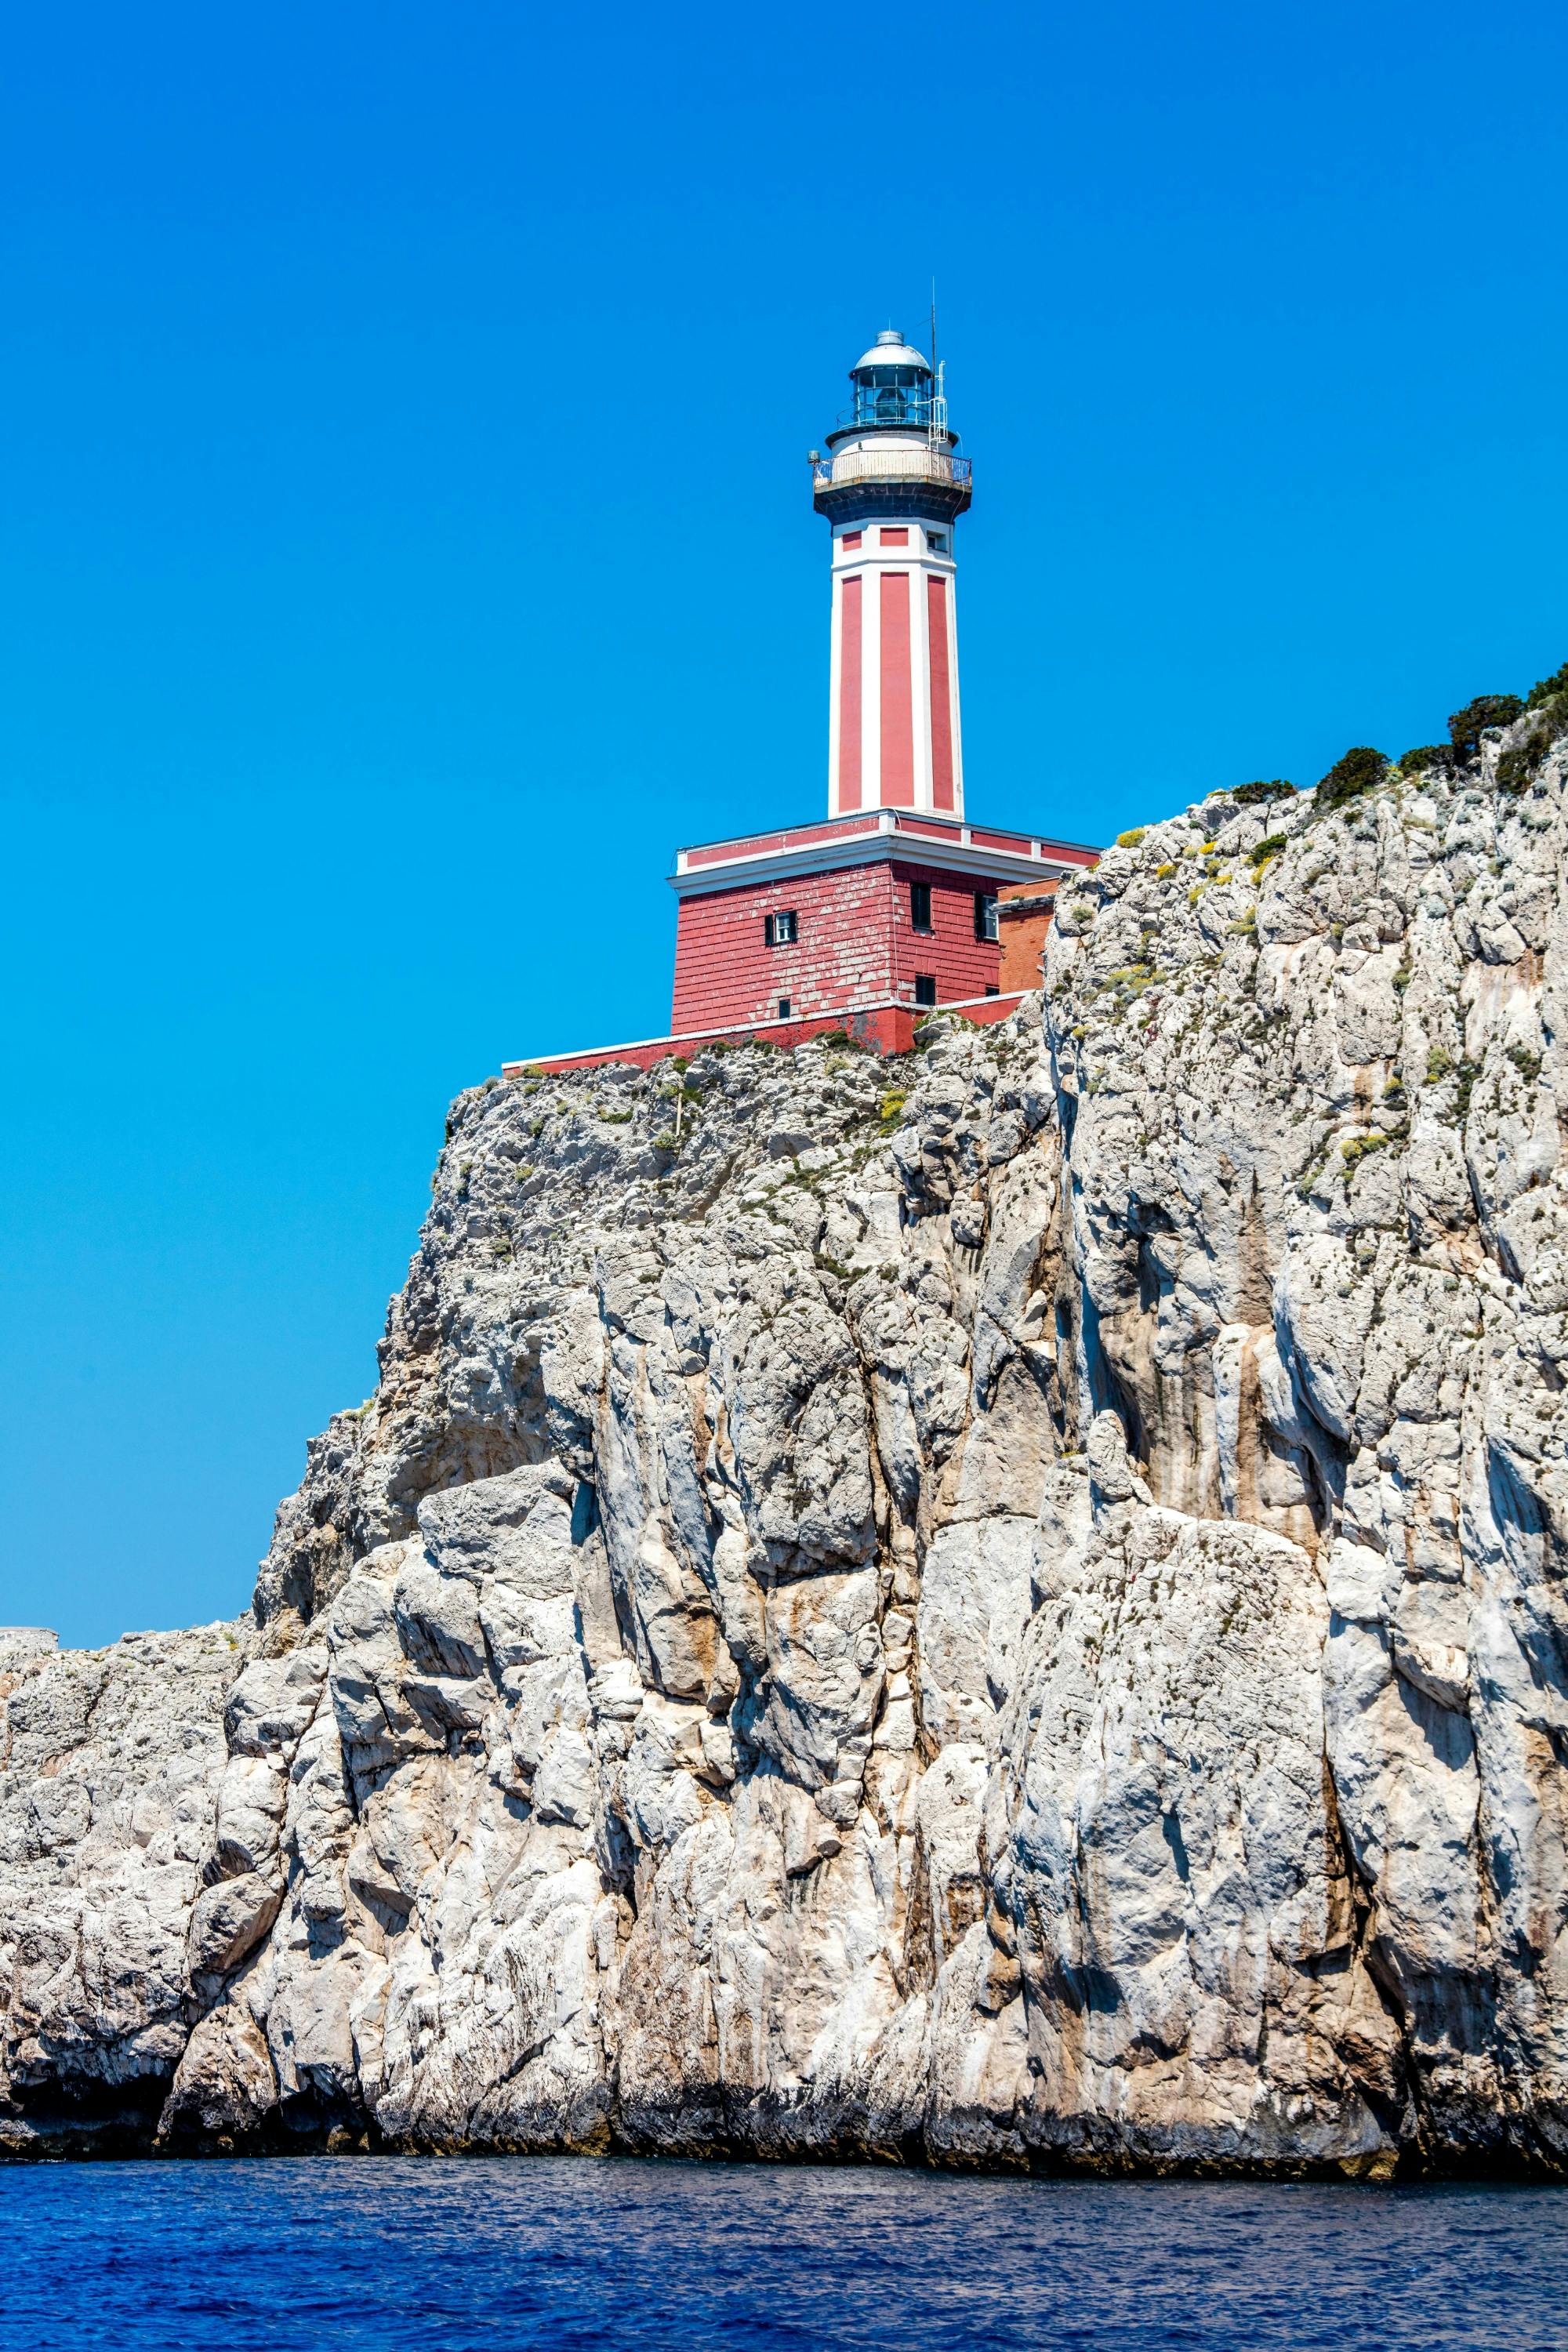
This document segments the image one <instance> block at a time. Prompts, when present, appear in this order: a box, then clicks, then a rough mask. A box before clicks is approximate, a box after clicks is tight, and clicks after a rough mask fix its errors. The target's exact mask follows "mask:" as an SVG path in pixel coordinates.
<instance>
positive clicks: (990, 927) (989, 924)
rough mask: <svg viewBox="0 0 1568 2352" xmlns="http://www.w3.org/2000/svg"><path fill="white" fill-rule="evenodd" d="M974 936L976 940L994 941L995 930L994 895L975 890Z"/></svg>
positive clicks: (986, 891)
mask: <svg viewBox="0 0 1568 2352" xmlns="http://www.w3.org/2000/svg"><path fill="white" fill-rule="evenodd" d="M974 936H975V938H976V939H977V940H994V939H995V938H996V936H997V930H996V893H995V891H994V890H976V892H975V894H974Z"/></svg>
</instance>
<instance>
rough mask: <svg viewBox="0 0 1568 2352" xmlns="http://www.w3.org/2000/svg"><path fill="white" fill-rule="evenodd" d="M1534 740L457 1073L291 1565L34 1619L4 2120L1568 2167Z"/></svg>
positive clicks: (1120, 854)
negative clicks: (747, 1038) (1036, 911)
mask: <svg viewBox="0 0 1568 2352" xmlns="http://www.w3.org/2000/svg"><path fill="white" fill-rule="evenodd" d="M1510 741H1511V738H1503V739H1499V738H1496V737H1493V738H1491V739H1489V740H1488V741H1487V743H1486V745H1485V747H1484V750H1483V753H1482V758H1481V761H1480V762H1479V765H1476V766H1474V767H1472V768H1470V769H1468V770H1460V771H1459V772H1458V773H1454V774H1448V775H1444V774H1441V773H1432V774H1428V775H1426V776H1418V777H1416V778H1415V779H1412V780H1407V781H1405V782H1388V783H1386V784H1384V786H1383V787H1382V788H1381V789H1378V790H1375V791H1373V792H1370V793H1367V794H1366V795H1365V796H1364V797H1363V798H1362V799H1360V800H1358V801H1356V802H1353V803H1351V804H1350V805H1349V806H1348V807H1346V808H1345V809H1344V810H1342V811H1341V812H1338V813H1334V812H1330V811H1327V810H1324V809H1321V808H1320V807H1318V806H1316V805H1315V804H1314V803H1313V801H1312V800H1311V798H1310V796H1306V795H1303V796H1301V797H1300V798H1299V799H1295V800H1276V801H1274V802H1272V803H1269V804H1268V805H1267V806H1263V807H1248V806H1243V805H1239V804H1237V803H1235V802H1233V801H1227V800H1224V799H1218V800H1215V801H1210V802H1207V803H1205V804H1204V805H1203V807H1202V809H1201V810H1194V811H1190V812H1188V813H1187V814H1186V815H1184V816H1181V817H1177V818H1174V819H1173V820H1172V821H1170V822H1169V823H1168V824H1161V825H1157V826H1153V827H1151V828H1150V829H1149V830H1148V831H1147V832H1146V834H1144V835H1142V837H1141V838H1137V839H1136V840H1134V841H1132V842H1131V844H1130V845H1128V846H1126V847H1122V848H1119V849H1117V850H1115V851H1113V852H1111V853H1110V855H1109V856H1107V857H1106V859H1105V860H1104V862H1103V864H1102V865H1101V866H1100V869H1099V870H1098V872H1097V873H1096V874H1095V875H1094V876H1093V877H1090V878H1089V879H1088V880H1087V881H1085V883H1084V884H1083V885H1082V887H1081V889H1079V891H1078V892H1077V894H1076V896H1075V897H1074V898H1072V899H1071V900H1070V901H1069V903H1068V904H1067V906H1066V907H1065V908H1063V910H1062V912H1061V916H1060V919H1059V921H1058V927H1057V929H1056V931H1055V932H1054V934H1053V938H1052V943H1051V947H1050V950H1049V956H1048V961H1047V973H1046V985H1045V993H1044V997H1043V1000H1041V1001H1039V1002H1037V1003H1033V1004H1032V1005H1029V1006H1026V1008H1024V1010H1023V1011H1021V1012H1020V1013H1018V1014H1017V1015H1016V1016H1015V1017H1014V1018H1013V1019H1012V1020H1011V1021H1009V1022H1008V1023H1006V1024H1003V1025H1002V1026H1000V1027H998V1028H996V1029H993V1030H989V1031H971V1030H968V1029H966V1028H963V1026H960V1025H956V1024H950V1023H944V1022H942V1021H941V1020H939V1021H937V1022H935V1023H933V1024H931V1028H930V1030H929V1031H928V1033H927V1037H928V1042H927V1043H926V1045H925V1047H924V1050H923V1051H921V1053H919V1054H917V1055H910V1056H908V1057H906V1059H905V1060H904V1061H903V1062H900V1063H893V1064H883V1063H879V1062H876V1061H874V1060H872V1059H870V1058H868V1057H867V1056H865V1055H860V1054H858V1053H857V1052H855V1051H853V1050H851V1049H849V1048H848V1047H847V1045H838V1044H836V1043H834V1042H832V1041H828V1042H826V1043H823V1044H819V1045H813V1046H808V1047H804V1048H802V1049H801V1050H800V1051H799V1052H798V1053H796V1054H795V1055H793V1056H781V1055H768V1054H766V1053H763V1052H762V1051H759V1050H753V1049H748V1050H745V1051H739V1052H734V1053H730V1054H721V1053H709V1054H705V1055H702V1056H701V1057H700V1059H699V1060H697V1061H695V1062H694V1063H693V1064H692V1065H691V1066H690V1067H689V1068H688V1069H686V1070H684V1071H681V1070H679V1068H677V1067H676V1066H665V1067H663V1068H661V1069H659V1070H658V1071H655V1072H653V1073H651V1074H649V1075H647V1076H645V1075H643V1074H641V1073H637V1072H633V1071H616V1070H602V1071H595V1072H593V1073H590V1074H587V1075H584V1076H578V1077H576V1078H574V1079H571V1080H563V1079H541V1080H531V1081H525V1082H523V1083H521V1084H516V1085H511V1086H507V1087H499V1086H496V1085H494V1084H492V1085H490V1086H489V1087H485V1088H481V1089H479V1090H476V1091H475V1092H473V1093H471V1094H468V1095H466V1096H464V1097H461V1098H460V1099H459V1101H458V1104H457V1105H456V1107H455V1108H454V1111H453V1113H452V1117H451V1120H450V1126H449V1135H448V1140H447V1146H446V1149H445V1150H444V1152H443V1154H442V1158H441V1161H440V1165H439V1168H438V1170H437V1176H436V1180H435V1193H434V1199H433V1202H432V1205H431V1210H430V1213H429V1217H428V1220H427V1222H426V1227H425V1231H424V1234H423V1237H422V1239H421V1243H420V1246H419V1250H418V1254H417V1255H416V1258H415V1261H414V1264H413V1267H412V1270H411V1273H410V1276H409V1281H408V1284H407V1287H406V1288H405V1291H404V1292H403V1294H402V1296H401V1297H399V1298H398V1299H396V1300H395V1302H394V1305H393V1307H392V1310H391V1315H390V1318H389V1322H388V1327H387V1334H386V1338H385V1339H384V1343H383V1347H382V1351H381V1378H380V1382H379V1385H378V1387H377V1390H376V1393H375V1395H374V1397H373V1398H372V1400H371V1401H370V1402H369V1403H368V1404H367V1405H365V1406H363V1408H362V1409H361V1410H360V1411H359V1412H355V1413H344V1414H340V1415H339V1416H338V1418H337V1419H336V1420H335V1421H334V1422H333V1423H332V1424H331V1428H330V1429H329V1430H328V1431H327V1433H326V1434H325V1435H324V1436H323V1437H321V1439H319V1440H318V1441H317V1442H316V1443H315V1444H314V1445H313V1446H312V1447H311V1449H310V1461H309V1466H308V1469H307V1473H306V1476H305V1480H304V1483H303V1485H302V1486H301V1487H300V1491H299V1493H298V1494H297V1495H296V1496H293V1497H292V1498H291V1499H290V1500H289V1502H287V1503H286V1504H285V1505H284V1506H283V1507H282V1509H281V1511H280V1513H279V1520H278V1528H277V1533H276V1537H275V1540H274V1543H273V1546H272V1549H271V1552H270V1554H269V1556H268V1559H267V1561H266V1562H265V1564H264V1566H263V1569H262V1572H261V1577H260V1581H259V1584H258V1590H257V1595H256V1602H255V1611H254V1620H253V1621H247V1622H245V1623H244V1624H243V1625H237V1626H232V1627H227V1628H225V1627H221V1626H220V1627H211V1628H206V1629H205V1630H203V1631H201V1632H198V1633H186V1634H174V1635H140V1636H133V1637H129V1638H128V1639H127V1640H126V1641H125V1642H123V1643H120V1644H119V1645H117V1647H116V1648H115V1649H113V1650H110V1651H107V1652H101V1653H93V1654H66V1655H60V1654H57V1653H55V1652H54V1651H53V1649H52V1647H51V1646H50V1645H49V1644H48V1643H47V1642H46V1641H44V1640H42V1639H40V1638H39V1637H29V1636H19V1635H12V1636H5V1637H0V1706H3V1708H4V1722H3V1729H0V2023H3V2032H4V2038H3V2042H0V2146H3V2147H9V2148H11V2149H13V2150H15V2151H17V2152H28V2151H40V2150H56V2149H58V2148H61V2147H89V2146H94V2145H101V2146H111V2147H143V2146H152V2145H157V2146H160V2147H166V2148H193V2149H195V2148H229V2147H233V2148H246V2147H267V2146H271V2145H300V2144H309V2143H310V2142H312V2141H321V2140H323V2139H325V2140H327V2141H328V2142H329V2143H330V2144H331V2145H334V2146H341V2147H346V2146H359V2145H366V2146H390V2147H409V2148H430V2149H441V2148H459V2147H464V2148H467V2147H497V2148H584V2149H607V2148H612V2147H616V2148H656V2149H679V2150H689V2151H700V2150H729V2151H739V2152H754V2153H757V2154H763V2155H804V2154H810V2153H813V2152H818V2153H824V2154H827V2153H832V2154H847V2155H854V2154H872V2153H874V2154H878V2155H882V2156H893V2157H905V2158H910V2157H918V2158H929V2159H933V2160H936V2161H942V2162H952V2163H984V2164H1002V2165H1025V2164H1082V2165H1093V2166H1100V2167H1107V2168H1129V2167H1138V2166H1144V2167H1173V2166H1190V2167H1200V2168H1214V2169H1231V2170H1239V2169H1249V2168H1251V2169H1263V2168H1274V2169H1279V2170H1282V2171H1288V2172H1306V2171H1325V2172H1327V2171H1338V2172H1342V2173H1349V2174H1358V2175H1384V2174H1387V2173H1389V2172H1391V2171H1393V2170H1394V2169H1395V2168H1403V2169H1405V2170H1416V2169H1421V2168H1443V2167H1462V2166H1465V2165H1468V2164H1470V2163H1474V2162H1478V2161H1481V2160H1485V2161H1486V2162H1487V2163H1488V2164H1489V2165H1493V2166H1495V2165H1498V2164H1511V2165H1517V2166H1520V2167H1526V2168H1542V2169H1545V2170H1550V2171H1556V2172H1561V2171H1563V2169H1564V2168H1565V2166H1568V2095H1565V2063H1568V1933H1565V1926H1568V1868H1565V1849H1564V1794H1565V1790H1568V1776H1565V1774H1564V1770H1563V1756H1564V1745H1565V1741H1568V1640H1565V1636H1568V1624H1565V1618H1564V1573H1565V1570H1568V1451H1565V1444H1564V1440H1565V1435H1568V1402H1565V1391H1564V1379H1565V1376H1568V1173H1565V1164H1564V1134H1565V1127H1564V1111H1563V1106H1564V1105H1565V1104H1568V1065H1565V1062H1564V1055H1563V1036H1564V1028H1565V1023H1564V1013H1565V1010H1568V1005H1565V987H1568V917H1565V914H1564V880H1565V876H1564V861H1565V847H1568V824H1565V817H1564V779H1563V766H1564V761H1563V746H1562V745H1559V747H1558V749H1557V750H1556V751H1555V752H1553V753H1552V755H1551V757H1550V758H1548V759H1547V761H1545V764H1544V766H1543V767H1542V769H1541V771H1540V772H1539V774H1538V775H1536V777H1535V778H1534V781H1533V782H1529V781H1528V780H1527V782H1525V784H1524V786H1523V788H1522V789H1519V790H1516V791H1511V792H1510V791H1507V790H1503V791H1500V790H1498V789H1497V787H1496V782H1495V771H1496V766H1497V762H1498V760H1499V758H1500V755H1501V754H1503V753H1505V752H1506V751H1507V750H1508V748H1509V746H1510ZM1266 844H1267V845H1268V846H1265V845H1266ZM677 1089H679V1092H680V1094H681V1097H682V1100H681V1103H680V1118H679V1125H680V1138H679V1144H677V1143H676V1141H675V1137H674V1130H675V1129H676V1124H677V1120H676V1102H675V1099H674V1097H675V1092H676V1090H677Z"/></svg>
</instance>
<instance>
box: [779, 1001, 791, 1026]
mask: <svg viewBox="0 0 1568 2352" xmlns="http://www.w3.org/2000/svg"><path fill="white" fill-rule="evenodd" d="M779 1019H780V1020H781V1021H787V1020H788V1019H789V999H788V997H787V996H781V997H780V999H779Z"/></svg>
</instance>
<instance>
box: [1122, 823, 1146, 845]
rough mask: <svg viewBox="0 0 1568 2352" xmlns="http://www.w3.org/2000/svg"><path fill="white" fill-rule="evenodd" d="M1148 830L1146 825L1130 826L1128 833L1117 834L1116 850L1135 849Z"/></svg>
mask: <svg viewBox="0 0 1568 2352" xmlns="http://www.w3.org/2000/svg"><path fill="white" fill-rule="evenodd" d="M1148 830H1149V828H1148V826H1147V825H1146V824H1135V825H1133V826H1131V828H1130V830H1129V831H1128V832H1126V833H1119V834H1118V835H1117V836H1116V846H1117V848H1118V849H1136V848H1137V846H1138V845H1139V843H1140V842H1141V841H1142V838H1143V835H1145V834H1146V833H1147V832H1148Z"/></svg>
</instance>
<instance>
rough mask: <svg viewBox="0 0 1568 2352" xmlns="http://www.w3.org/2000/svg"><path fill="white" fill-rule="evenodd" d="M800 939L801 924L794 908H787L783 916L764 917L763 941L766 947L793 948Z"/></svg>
mask: <svg viewBox="0 0 1568 2352" xmlns="http://www.w3.org/2000/svg"><path fill="white" fill-rule="evenodd" d="M799 937H800V924H799V921H798V919H796V916H795V908H793V907H789V908H785V909H784V912H783V913H782V914H778V915H764V916H763V944H764V945H765V946H767V947H770V948H793V947H794V945H795V941H796V940H798V939H799Z"/></svg>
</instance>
